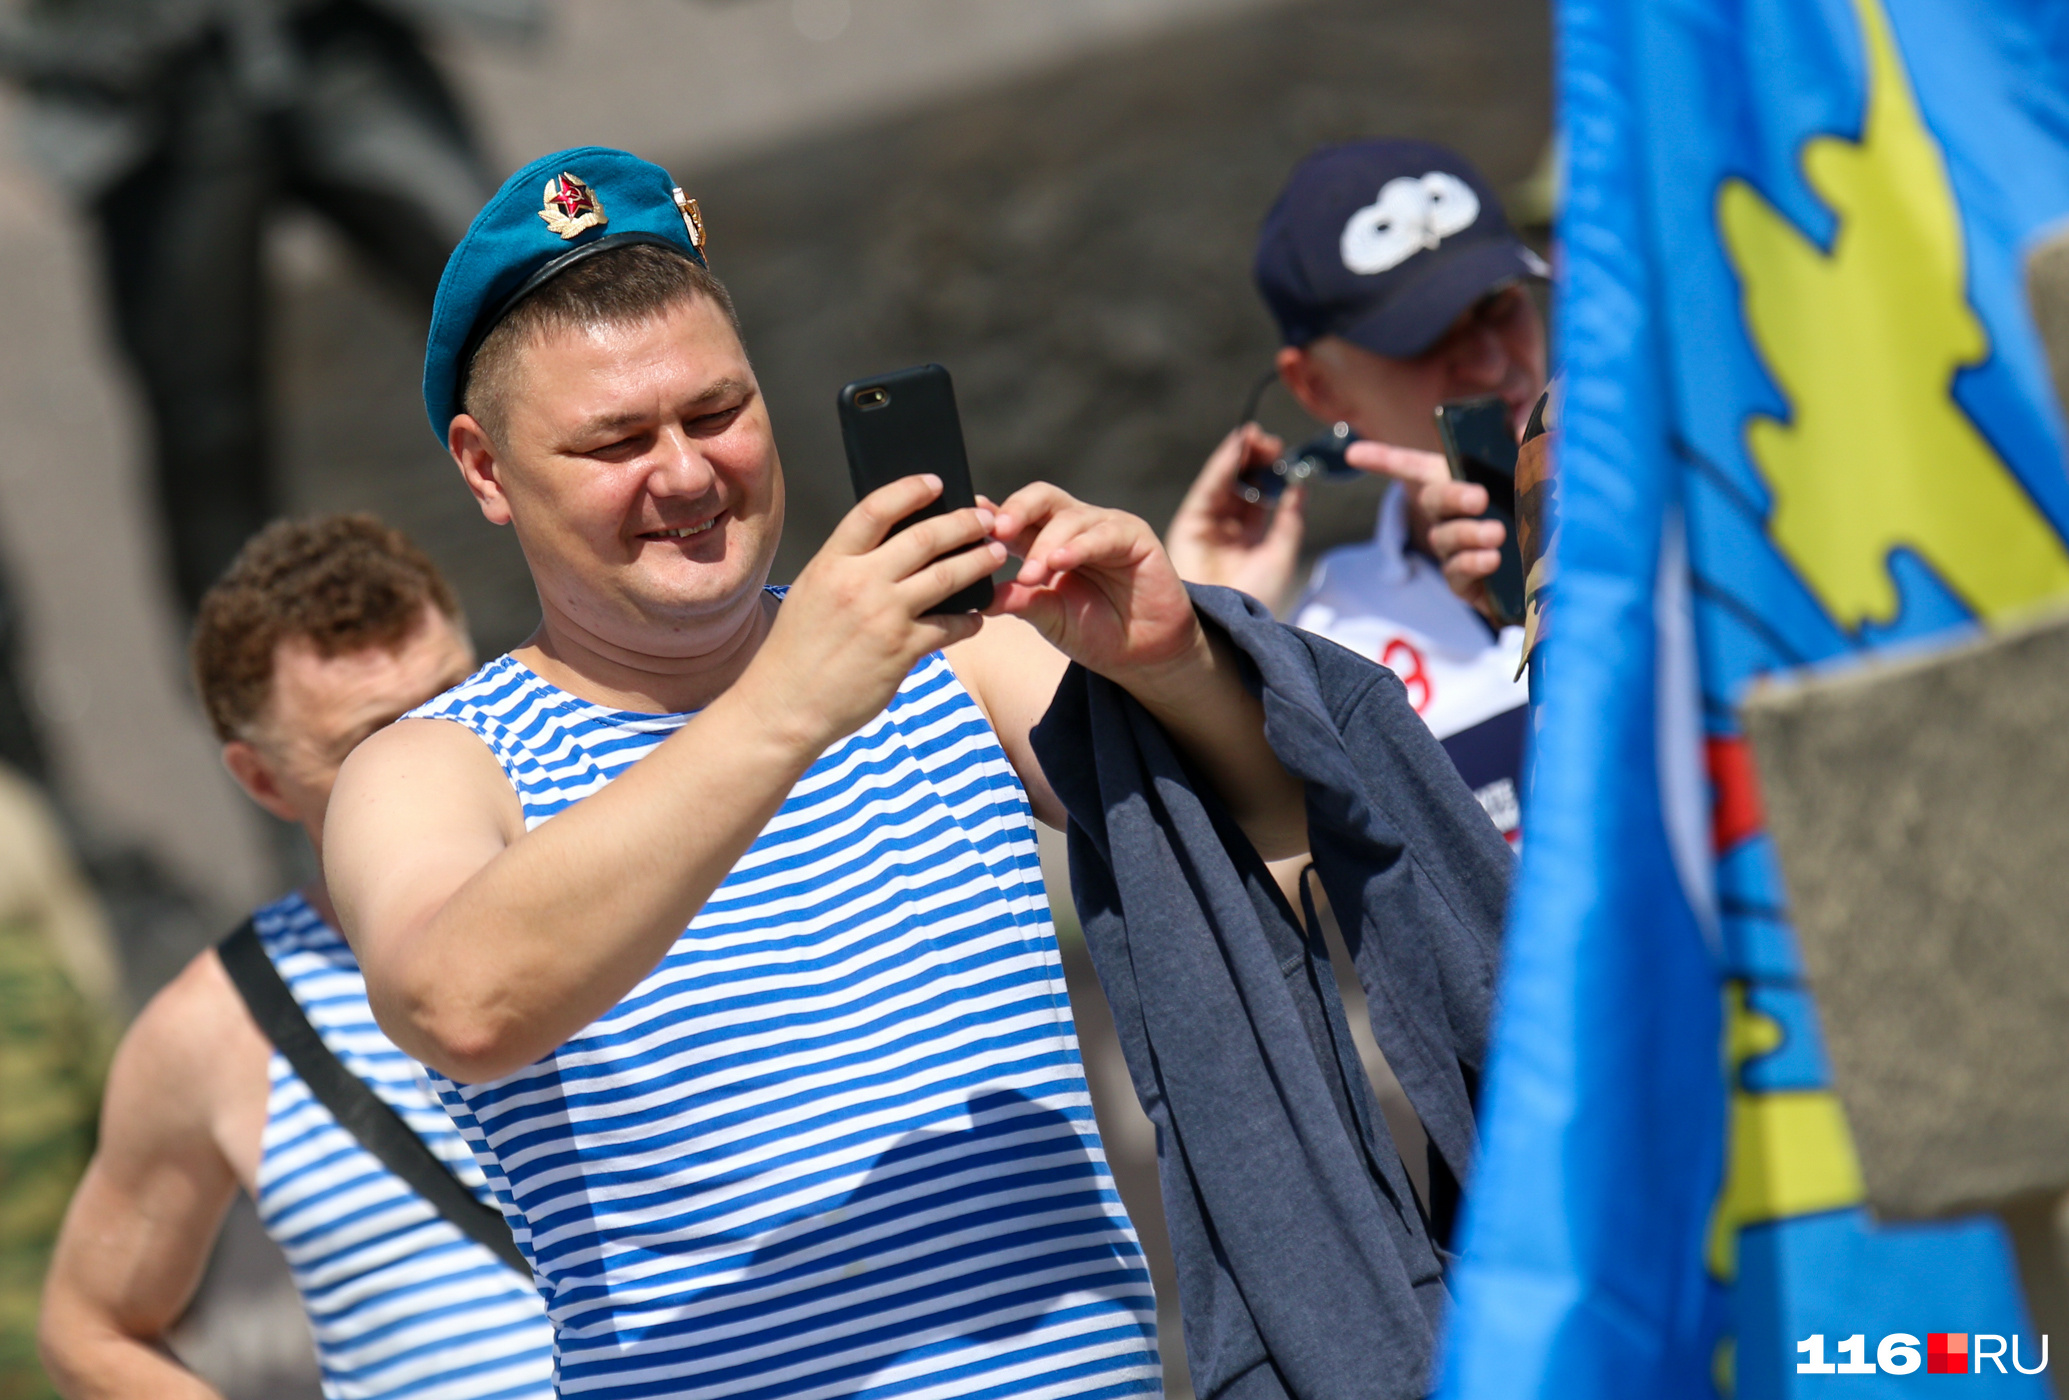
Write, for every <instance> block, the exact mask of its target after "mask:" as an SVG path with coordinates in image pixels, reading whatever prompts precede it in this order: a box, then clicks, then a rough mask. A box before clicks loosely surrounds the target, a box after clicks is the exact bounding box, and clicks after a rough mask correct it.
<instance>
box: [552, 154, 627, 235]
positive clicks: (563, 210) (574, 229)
mask: <svg viewBox="0 0 2069 1400" xmlns="http://www.w3.org/2000/svg"><path fill="white" fill-rule="evenodd" d="M539 217H540V218H542V219H544V220H545V221H546V227H547V228H549V229H551V230H552V231H553V232H555V233H557V234H559V235H560V236H561V237H562V238H573V237H574V236H575V235H576V234H578V233H580V232H582V231H583V230H584V229H591V228H602V227H603V226H604V225H605V224H607V223H609V222H610V220H609V219H608V218H607V217H605V215H604V212H603V201H601V200H599V199H598V198H597V197H596V191H595V190H593V189H591V188H590V187H589V184H588V182H587V181H585V180H583V179H582V177H581V176H579V175H576V174H574V173H572V172H570V171H566V170H563V171H561V172H560V177H559V178H558V179H552V180H548V181H547V182H546V198H545V202H544V204H543V205H542V206H541V207H540V209H539Z"/></svg>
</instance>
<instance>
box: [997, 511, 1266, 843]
mask: <svg viewBox="0 0 2069 1400" xmlns="http://www.w3.org/2000/svg"><path fill="white" fill-rule="evenodd" d="M996 528H997V531H998V537H999V538H1000V539H1002V540H1004V541H1006V542H1007V544H1008V545H1009V546H1011V547H1015V548H1018V549H1019V550H1020V551H1021V552H1022V554H1023V555H1024V557H1025V558H1026V561H1027V562H1026V564H1025V565H1024V566H1023V567H1022V569H1021V571H1020V576H1019V578H1018V579H1016V580H1015V581H1014V582H1013V583H1011V584H1009V585H1008V586H1007V587H1006V588H1005V589H1004V590H1003V591H1002V592H1001V594H1000V597H999V601H998V603H997V604H995V607H996V608H997V610H999V611H1001V612H1006V613H1011V614H1016V615H1017V616H1019V617H1021V618H1024V619H1026V621H1027V622H1028V623H1029V624H1031V626H1030V627H1019V628H1013V629H1000V635H999V636H998V637H997V638H995V639H991V646H992V648H993V649H992V650H991V651H989V652H973V654H972V658H971V659H972V662H973V663H974V664H972V665H971V673H972V678H973V680H974V681H975V685H976V688H978V689H979V690H980V691H981V692H982V693H983V697H984V704H985V708H986V713H987V714H989V715H990V716H991V717H992V723H993V727H994V728H995V729H997V730H998V731H999V734H1000V737H1001V740H1002V742H1003V743H1004V745H1005V747H1006V751H1007V753H1008V755H1009V756H1010V757H1011V758H1012V759H1013V761H1014V764H1015V767H1016V768H1018V769H1019V771H1020V773H1021V775H1022V779H1023V781H1024V782H1026V783H1027V785H1028V788H1029V790H1030V793H1031V794H1032V793H1036V792H1039V794H1041V797H1040V799H1039V800H1038V801H1037V804H1036V811H1037V813H1039V814H1041V815H1043V817H1044V820H1051V821H1053V820H1054V819H1055V818H1054V817H1053V816H1052V815H1051V813H1053V812H1054V811H1055V799H1054V797H1053V796H1051V795H1049V787H1048V783H1047V780H1046V779H1045V778H1043V777H1042V776H1041V772H1040V765H1039V764H1038V763H1037V762H1036V761H1035V759H1034V754H1033V748H1032V745H1031V743H1030V742H1029V738H1028V734H1029V731H1030V730H1031V729H1032V727H1033V725H1034V724H1035V723H1036V722H1037V721H1038V720H1040V718H1041V716H1042V714H1043V712H1044V711H1045V710H1046V709H1047V708H1048V704H1049V700H1050V697H1052V696H1053V695H1054V694H1055V690H1056V681H1057V679H1058V677H1059V676H1060V675H1061V672H1062V669H1063V662H1062V661H1061V660H1060V659H1056V656H1057V653H1061V654H1062V655H1064V656H1068V657H1071V658H1074V659H1076V660H1077V661H1079V662H1081V663H1082V664H1083V665H1085V666H1086V667H1087V668H1088V669H1090V670H1092V671H1095V672H1097V673H1099V674H1100V675H1103V676H1105V677H1106V678H1107V679H1109V680H1111V681H1113V682H1114V683H1115V684H1117V685H1119V686H1121V687H1123V688H1124V689H1126V690H1127V691H1128V693H1129V694H1131V695H1133V696H1134V697H1135V698H1136V699H1137V700H1138V701H1140V702H1141V703H1142V706H1143V708H1145V709H1147V710H1148V711H1149V712H1150V713H1151V714H1152V715H1154V716H1155V717H1156V719H1157V722H1158V723H1160V724H1162V725H1163V726H1164V729H1165V730H1166V732H1168V733H1169V734H1170V735H1171V737H1172V739H1173V740H1174V741H1175V742H1176V743H1177V744H1178V746H1179V747H1180V748H1181V749H1182V750H1184V752H1185V754H1186V757H1187V758H1189V759H1190V760H1191V761H1192V762H1193V764H1194V765H1195V766H1196V767H1197V768H1199V770H1200V771H1201V772H1202V773H1204V774H1205V775H1206V776H1207V779H1208V780H1209V781H1210V782H1211V783H1213V785H1214V788H1215V791H1216V792H1217V793H1219V794H1220V796H1221V798H1222V800H1223V801H1224V802H1225V803H1227V804H1228V807H1229V810H1230V813H1231V815H1233V816H1234V817H1235V819H1236V821H1237V823H1238V824H1239V825H1240V826H1241V827H1242V828H1243V831H1244V833H1245V834H1246V835H1248V836H1249V837H1250V840H1251V842H1252V844H1254V845H1255V846H1256V847H1257V849H1258V851H1259V852H1260V853H1261V854H1263V855H1264V857H1265V858H1266V859H1267V860H1277V859H1282V858H1285V857H1289V856H1294V855H1298V854H1300V853H1302V852H1304V851H1306V849H1307V805H1306V795H1305V792H1304V791H1303V789H1302V787H1301V784H1300V782H1299V780H1298V779H1296V778H1294V777H1293V776H1292V775H1291V774H1289V773H1288V772H1287V771H1286V770H1285V768H1284V767H1283V766H1282V765H1281V764H1280V763H1279V760H1278V758H1277V756H1276V755H1274V754H1273V753H1272V751H1271V746H1270V745H1269V744H1267V743H1266V742H1265V738H1264V707H1263V706H1262V705H1261V704H1260V703H1259V702H1258V700H1257V698H1256V697H1255V696H1253V695H1251V694H1250V692H1249V690H1248V689H1247V688H1246V687H1245V686H1244V685H1243V681H1242V676H1241V673H1240V671H1239V669H1238V665H1237V661H1236V655H1235V651H1234V649H1233V648H1232V647H1231V646H1230V645H1229V643H1228V640H1227V639H1226V638H1225V637H1223V636H1221V635H1220V634H1219V633H1218V632H1215V631H1213V630H1211V629H1209V628H1207V627H1206V626H1204V625H1203V624H1202V623H1201V622H1200V620H1199V617H1198V615H1197V614H1196V613H1195V612H1194V611H1193V606H1192V599H1191V598H1190V597H1189V596H1188V595H1187V593H1186V591H1185V586H1184V585H1183V584H1182V583H1181V582H1180V581H1179V578H1178V575H1177V573H1176V571H1175V570H1174V569H1173V568H1172V566H1171V562H1170V560H1169V559H1168V558H1166V557H1165V554H1164V551H1163V549H1162V548H1161V546H1159V545H1158V543H1157V538H1156V535H1155V533H1154V532H1152V531H1151V530H1150V528H1149V526H1147V525H1146V524H1144V523H1143V522H1142V521H1141V520H1139V519H1137V518H1136V517H1134V516H1132V515H1128V514H1125V513H1124V512H1121V511H1116V510H1102V509H1099V508H1097V507H1093V506H1087V505H1084V504H1082V503H1080V502H1078V501H1075V500H1072V499H1071V498H1070V497H1069V496H1068V495H1066V494H1065V493H1064V492H1062V491H1061V490H1059V489H1057V488H1056V487H1053V486H1048V485H1042V484H1037V485H1034V486H1029V487H1027V488H1025V489H1023V490H1021V491H1018V492H1015V493H1014V494H1013V496H1012V497H1010V498H1009V499H1008V500H1007V501H1006V502H1005V503H1004V504H1003V505H1001V506H1000V507H999V516H998V524H997V527H996ZM987 630H989V629H987ZM1037 639H1041V640H1039V641H1038V640H1037ZM984 640H986V639H984V638H980V639H979V641H980V643H981V642H983V641H984ZM1044 642H1045V643H1046V648H1047V649H1049V656H1048V658H1045V657H1044V656H1043V655H1042V652H1043V650H1044V649H1045V648H1044V645H1043V643H1044ZM1044 802H1046V803H1047V805H1048V806H1049V808H1050V811H1049V812H1044V811H1043V803H1044Z"/></svg>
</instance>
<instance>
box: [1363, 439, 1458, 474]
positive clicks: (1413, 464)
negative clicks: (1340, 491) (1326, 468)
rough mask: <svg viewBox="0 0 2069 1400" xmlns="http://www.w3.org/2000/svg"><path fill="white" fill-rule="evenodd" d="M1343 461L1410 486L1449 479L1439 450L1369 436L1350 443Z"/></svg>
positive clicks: (1448, 470) (1449, 469)
mask: <svg viewBox="0 0 2069 1400" xmlns="http://www.w3.org/2000/svg"><path fill="white" fill-rule="evenodd" d="M1343 460H1344V461H1345V462H1347V463H1349V464H1350V465H1351V466H1354V467H1356V468H1357V469H1358V470H1359V471H1363V472H1372V473H1374V474H1376V475H1379V476H1390V477H1392V478H1393V479H1394V480H1396V481H1405V482H1408V483H1409V484H1410V485H1423V484H1426V483H1429V482H1439V481H1449V480H1450V479H1451V464H1450V463H1448V462H1446V461H1445V460H1444V456H1443V454H1442V453H1439V452H1424V451H1422V450H1420V449H1418V448H1413V447H1396V446H1394V445H1393V444H1392V443H1390V442H1373V441H1371V440H1370V439H1367V440H1364V441H1360V442H1354V443H1352V444H1351V445H1350V446H1349V447H1347V448H1345V449H1344V453H1343Z"/></svg>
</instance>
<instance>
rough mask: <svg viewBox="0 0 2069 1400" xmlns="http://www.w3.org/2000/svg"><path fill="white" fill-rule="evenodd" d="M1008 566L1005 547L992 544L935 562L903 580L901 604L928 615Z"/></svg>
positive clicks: (899, 587) (897, 588)
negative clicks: (1001, 567) (944, 601)
mask: <svg viewBox="0 0 2069 1400" xmlns="http://www.w3.org/2000/svg"><path fill="white" fill-rule="evenodd" d="M1005 562H1006V547H1005V546H1004V545H1002V544H1000V543H999V542H998V541H996V540H993V541H991V542H989V543H987V544H981V545H978V546H977V547H976V548H975V549H966V550H964V551H962V552H961V553H960V554H951V555H949V556H948V557H946V558H944V559H936V560H935V561H934V562H933V563H931V564H928V565H926V566H925V567H924V568H921V569H919V570H916V571H915V572H914V573H913V574H912V575H911V576H910V577H908V578H904V579H901V580H900V581H899V582H898V584H897V585H896V588H895V591H896V593H897V595H898V597H899V599H900V601H902V602H904V603H905V604H907V605H908V606H909V607H911V608H912V610H913V611H914V612H915V613H921V612H925V611H926V610H927V609H928V608H931V607H933V606H934V605H935V604H937V603H939V602H940V601H941V600H942V599H943V598H946V597H948V596H949V595H950V594H953V593H960V592H961V591H962V590H963V589H965V588H968V587H969V586H970V585H971V584H973V583H975V582H977V580H979V579H981V578H990V577H991V575H992V574H993V572H995V571H996V570H997V569H998V567H999V565H1001V564H1003V563H1005Z"/></svg>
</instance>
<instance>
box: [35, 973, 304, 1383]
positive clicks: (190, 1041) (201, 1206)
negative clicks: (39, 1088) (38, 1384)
mask: <svg viewBox="0 0 2069 1400" xmlns="http://www.w3.org/2000/svg"><path fill="white" fill-rule="evenodd" d="M268 1054H269V1050H268V1047H267V1045H266V1042H265V1040H264V1038H263V1037H262V1036H261V1035H260V1034H259V1031H258V1028H257V1027H256V1026H254V1025H252V1023H251V1020H250V1017H249V1016H248V1015H246V1013H245V1011H244V1006H243V1003H242V1002H241V1001H240V1000H238V997H237V993H236V991H235V990H234V989H233V988H232V987H231V986H230V984H229V979H228V978H227V977H226V976H225V975H224V974H223V971H222V967H221V964H219V963H218V962H217V961H216V958H215V954H214V953H212V952H211V953H206V954H203V955H202V956H201V957H200V958H197V959H196V960H195V961H194V962H193V963H192V964H190V965H189V967H188V969H187V970H186V971H185V972H184V973H182V974H181V975H180V976H179V977H178V978H177V979H176V980H175V981H174V982H173V983H172V985H170V986H169V987H167V988H166V989H165V991H163V992H161V993H160V994H159V995H158V997H157V998H155V999H154V1000H153V1001H152V1002H151V1004H150V1005H149V1006H148V1007H146V1008H145V1009H144V1013H143V1014H142V1015H141V1016H139V1017H138V1018H137V1021H136V1024H135V1025H134V1026H133V1027H131V1029H130V1032H129V1034H128V1035H127V1036H126V1037H124V1039H123V1042H122V1047H121V1049H120V1050H118V1051H117V1052H116V1055H115V1063H114V1066H113V1068H112V1069H111V1071H110V1072H109V1076H108V1090H107V1096H106V1099H105V1101H104V1102H103V1105H102V1109H101V1139H100V1146H99V1149H98V1150H97V1151H96V1152H95V1154H94V1158H93V1161H92V1163H91V1164H90V1165H89V1166H88V1167H87V1169H86V1176H85V1179H84V1180H82V1181H81V1182H80V1184H79V1190H78V1191H77V1193H76V1194H74V1196H73V1197H72V1204H71V1208H70V1209H69V1210H68V1211H67V1212H66V1213H65V1223H64V1228H63V1230H62V1231H61V1232H60V1234H59V1236H58V1245H57V1251H56V1254H55V1256H54V1258H53V1259H52V1262H51V1267H50V1275H49V1277H48V1279H47V1280H46V1281H45V1283H44V1289H43V1310H42V1316H41V1319H40V1321H39V1325H38V1331H37V1340H38V1343H39V1345H40V1348H41V1351H42V1354H43V1363H44V1366H45V1367H46V1369H48V1370H49V1372H50V1375H51V1377H52V1379H53V1380H55V1381H56V1382H57V1386H58V1390H59V1391H60V1392H61V1393H62V1394H63V1395H65V1396H66V1397H67V1400H89V1397H91V1398H92V1400H98V1398H99V1397H108V1400H117V1397H120V1400H129V1397H133V1396H139V1395H149V1396H153V1397H159V1396H163V1397H167V1400H205V1398H207V1397H216V1391H215V1390H214V1388H213V1387H211V1386H210V1385H209V1384H208V1383H207V1382H206V1381H203V1380H202V1379H201V1378H200V1377H198V1376H196V1375H194V1374H193V1373H192V1372H191V1371H188V1370H187V1369H186V1368H185V1367H184V1366H182V1365H180V1363H179V1361H178V1360H177V1359H176V1358H175V1357H174V1356H173V1355H172V1354H171V1353H170V1352H169V1351H168V1350H166V1347H165V1334H166V1332H167V1331H168V1330H169V1329H170V1328H171V1327H172V1325H173V1324H174V1323H175V1322H177V1321H178V1320H179V1317H180V1314H181V1313H183V1312H184V1311H185V1310H186V1307H187V1304H188V1302H189V1301H190V1300H191V1299H192V1298H193V1296H194V1289H195V1287H196V1286H197V1285H198V1284H199V1283H200V1281H201V1273H202V1269H203V1268H204V1267H205V1266H206V1264H207V1263H208V1254H209V1249H210V1247H211V1246H212V1245H213V1244H214V1242H215V1236H216V1231H217V1229H218V1228H220V1226H221V1224H222V1220H223V1212H224V1211H225V1210H227V1209H228V1208H229V1205H230V1200H231V1197H232V1196H234V1195H235V1194H236V1191H237V1187H238V1182H239V1178H240V1176H243V1177H245V1178H246V1179H247V1181H248V1180H249V1179H250V1178H251V1177H252V1176H254V1175H255V1174H256V1170H257V1162H258V1154H259V1139H260V1135H261V1133H262V1132H263V1131H264V1125H265V1112H266V1087H267V1086H266V1061H267V1057H268ZM233 1157H234V1158H235V1160H233Z"/></svg>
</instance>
